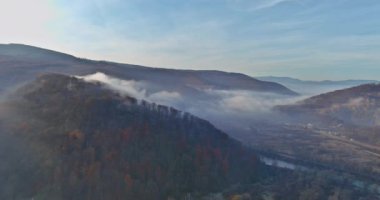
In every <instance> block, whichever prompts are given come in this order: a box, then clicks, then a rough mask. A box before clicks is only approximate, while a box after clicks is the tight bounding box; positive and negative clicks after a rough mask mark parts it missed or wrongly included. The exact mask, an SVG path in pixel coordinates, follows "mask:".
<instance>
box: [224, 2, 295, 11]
mask: <svg viewBox="0 0 380 200" xmlns="http://www.w3.org/2000/svg"><path fill="white" fill-rule="evenodd" d="M291 1H296V0H227V3H229V4H230V5H231V6H232V8H234V9H237V10H240V11H256V10H262V9H267V8H272V7H275V6H277V5H279V4H282V3H286V2H291Z"/></svg>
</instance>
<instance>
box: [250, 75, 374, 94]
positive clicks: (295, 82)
mask: <svg viewBox="0 0 380 200" xmlns="http://www.w3.org/2000/svg"><path fill="white" fill-rule="evenodd" d="M256 78H257V79H259V80H262V81H271V82H276V83H279V84H282V85H284V86H286V87H287V88H290V89H292V90H294V91H296V92H298V93H301V94H304V95H316V94H321V93H325V92H330V91H334V90H340V89H344V88H349V87H354V86H358V85H362V84H368V83H378V82H379V81H376V80H342V81H333V80H324V81H307V80H300V79H295V78H290V77H276V76H262V77H256Z"/></svg>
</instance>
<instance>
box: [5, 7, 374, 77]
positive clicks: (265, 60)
mask: <svg viewBox="0 0 380 200" xmlns="http://www.w3.org/2000/svg"><path fill="white" fill-rule="evenodd" d="M0 5H1V6H0V27H1V31H0V43H23V44H29V45H34V46H39V47H43V48H49V49H53V50H57V51H62V52H66V53H69V54H73V55H75V56H78V57H84V58H89V59H95V60H110V61H117V62H123V63H131V64H139V65H146V66H153V67H165V68H179V69H215V70H223V71H231V72H241V73H245V74H248V75H251V76H269V75H272V76H290V77H296V78H301V79H309V80H325V79H332V80H342V79H376V80H380V0H186V1H181V0H33V1H31V0H0Z"/></svg>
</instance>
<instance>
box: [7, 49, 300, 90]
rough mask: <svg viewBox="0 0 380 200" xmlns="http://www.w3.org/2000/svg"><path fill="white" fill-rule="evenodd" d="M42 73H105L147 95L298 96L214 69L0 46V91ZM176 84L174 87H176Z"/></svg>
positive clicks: (257, 81) (284, 88) (241, 75)
mask: <svg viewBox="0 0 380 200" xmlns="http://www.w3.org/2000/svg"><path fill="white" fill-rule="evenodd" d="M43 72H57V73H66V74H72V75H87V74H93V73H96V72H102V73H105V74H107V75H110V76H114V77H117V78H120V79H127V80H131V79H132V80H135V81H144V82H148V83H149V85H150V87H147V90H148V91H147V92H148V93H153V92H155V91H158V90H167V91H177V92H181V93H183V94H185V95H201V94H200V92H199V90H200V89H218V90H251V91H257V92H272V93H278V94H284V95H296V93H295V92H293V91H291V90H289V89H288V88H286V87H284V86H282V85H280V84H278V83H273V82H267V81H260V80H257V79H255V78H252V77H250V76H247V75H244V74H240V73H227V72H222V71H211V70H199V71H197V70H175V69H163V68H150V67H144V66H137V65H130V64H120V63H113V62H107V61H92V60H87V59H81V58H76V57H74V56H71V55H68V54H64V53H60V52H56V51H52V50H47V49H42V48H38V47H33V46H27V45H22V44H2V45H0V81H1V82H0V83H1V84H0V85H1V86H0V91H1V90H4V89H5V88H6V87H8V86H12V85H15V84H19V83H21V82H25V81H26V80H32V79H33V77H35V75H38V74H40V73H43ZM174 83H175V84H174Z"/></svg>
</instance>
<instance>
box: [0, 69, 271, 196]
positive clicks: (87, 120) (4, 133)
mask: <svg viewBox="0 0 380 200" xmlns="http://www.w3.org/2000/svg"><path fill="white" fill-rule="evenodd" d="M0 108H1V109H0V111H1V112H0V113H1V115H0V116H1V118H0V127H1V129H0V130H1V134H0V136H1V143H4V144H1V145H0V147H1V148H2V152H9V154H8V155H6V157H5V158H4V157H2V158H3V160H2V161H3V162H5V163H8V164H9V165H6V166H2V167H1V168H0V175H1V177H2V179H1V180H0V198H1V199H30V198H35V199H126V198H130V199H167V198H169V197H173V198H176V199H177V198H182V197H184V196H185V195H192V196H195V197H197V196H199V195H206V194H208V193H212V192H220V191H222V190H224V189H226V188H229V187H231V186H233V185H235V184H238V183H239V184H244V183H254V182H255V181H257V180H258V179H259V177H260V173H259V172H261V175H263V174H265V173H263V171H262V170H261V171H260V168H261V167H260V166H261V165H260V164H259V161H258V158H257V157H256V155H255V154H254V153H253V152H251V151H250V150H248V149H246V148H245V147H243V146H241V144H240V143H239V142H237V141H235V140H233V139H231V138H230V137H229V136H227V135H226V134H225V133H223V132H221V131H219V130H218V129H216V128H215V127H214V126H212V125H211V124H210V123H208V122H207V121H205V120H202V119H199V118H197V117H194V116H192V115H190V114H188V113H183V112H181V111H178V110H175V109H173V108H169V107H165V106H161V105H156V104H150V103H147V102H144V101H142V102H138V101H137V100H136V99H134V98H131V97H128V96H121V95H119V94H117V93H114V92H113V91H110V90H107V89H104V88H103V87H102V85H101V84H99V83H87V82H84V81H82V80H80V79H77V78H73V77H69V76H64V75H59V74H48V75H43V76H40V77H38V78H37V79H36V80H35V81H33V82H32V83H29V84H27V85H25V86H23V87H22V88H21V89H18V90H17V92H16V93H13V94H12V95H11V96H10V97H9V99H8V101H6V102H5V103H3V104H2V105H1V106H0ZM9 144H13V145H9ZM0 155H3V154H0ZM26 174H27V175H26ZM31 186H33V187H31Z"/></svg>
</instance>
